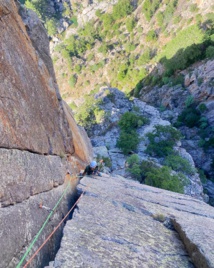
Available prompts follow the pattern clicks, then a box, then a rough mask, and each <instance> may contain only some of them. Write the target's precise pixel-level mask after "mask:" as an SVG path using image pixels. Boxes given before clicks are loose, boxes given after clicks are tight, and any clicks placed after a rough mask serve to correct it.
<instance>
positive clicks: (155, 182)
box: [145, 166, 185, 193]
mask: <svg viewBox="0 0 214 268" xmlns="http://www.w3.org/2000/svg"><path fill="white" fill-rule="evenodd" d="M145 177H146V178H145V184H147V185H150V186H154V187H157V188H161V189H165V190H169V191H173V192H177V193H183V192H184V183H185V182H184V181H182V180H181V179H182V177H180V178H179V176H177V175H172V174H171V169H170V168H169V167H165V166H163V167H161V168H151V169H150V171H148V172H147V173H146V174H145Z"/></svg>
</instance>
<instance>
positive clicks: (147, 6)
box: [142, 0, 161, 21]
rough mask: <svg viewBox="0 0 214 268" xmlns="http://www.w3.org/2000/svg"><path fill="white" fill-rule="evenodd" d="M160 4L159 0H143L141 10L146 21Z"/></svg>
mask: <svg viewBox="0 0 214 268" xmlns="http://www.w3.org/2000/svg"><path fill="white" fill-rule="evenodd" d="M160 4H161V1H159V0H145V1H144V3H143V7H142V11H143V13H144V15H145V17H146V19H147V21H149V20H150V19H151V18H152V16H153V15H154V13H155V11H156V10H157V9H158V7H159V5H160Z"/></svg>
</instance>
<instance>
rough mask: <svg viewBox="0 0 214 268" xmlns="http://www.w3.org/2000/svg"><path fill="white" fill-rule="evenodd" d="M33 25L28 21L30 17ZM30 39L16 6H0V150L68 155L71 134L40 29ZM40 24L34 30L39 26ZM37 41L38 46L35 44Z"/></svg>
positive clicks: (70, 147) (43, 30)
mask: <svg viewBox="0 0 214 268" xmlns="http://www.w3.org/2000/svg"><path fill="white" fill-rule="evenodd" d="M32 20H33V17H32ZM32 25H33V22H31V24H30V26H29V27H30V28H29V27H28V28H29V31H31V32H32V33H33V36H34V39H33V41H32V40H31V39H30V37H29V35H28V33H27V31H26V28H25V26H24V24H23V22H22V19H21V17H20V15H19V14H18V9H17V6H16V3H15V1H13V0H8V1H3V2H1V4H0V28H1V32H0V40H1V41H0V111H1V112H0V118H1V120H0V121H1V123H0V135H1V142H0V146H1V147H4V148H12V149H21V150H28V151H32V152H37V153H41V154H58V155H60V154H61V153H63V152H64V153H71V154H72V153H73V152H74V148H73V143H72V134H71V130H70V128H69V126H68V122H67V120H66V118H65V115H64V111H63V109H62V107H61V104H60V103H59V100H58V97H57V90H58V89H57V87H56V84H55V81H54V79H55V78H54V77H53V66H52V67H51V63H50V56H49V54H47V53H48V50H47V49H46V51H43V53H41V50H42V45H43V46H45V45H47V44H48V37H47V35H46V33H45V29H44V27H43V26H42V24H41V22H39V21H38V19H35V20H34V25H35V27H36V29H37V31H36V35H35V34H34V32H33V31H32V27H33V26H32ZM38 25H39V26H38ZM35 39H37V40H38V39H40V41H37V42H36V41H35Z"/></svg>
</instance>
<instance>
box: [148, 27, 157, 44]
mask: <svg viewBox="0 0 214 268" xmlns="http://www.w3.org/2000/svg"><path fill="white" fill-rule="evenodd" d="M156 40H157V34H156V32H155V30H150V31H149V32H148V33H147V36H146V41H147V42H152V41H156Z"/></svg>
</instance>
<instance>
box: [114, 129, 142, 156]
mask: <svg viewBox="0 0 214 268" xmlns="http://www.w3.org/2000/svg"><path fill="white" fill-rule="evenodd" d="M139 141H140V140H139V138H138V134H137V132H136V131H135V130H130V131H129V132H126V131H124V130H122V131H121V133H120V137H119V139H118V141H117V147H118V148H120V149H121V150H122V152H123V153H124V154H128V153H129V152H131V151H135V150H136V149H137V146H138V144H139Z"/></svg>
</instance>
